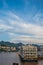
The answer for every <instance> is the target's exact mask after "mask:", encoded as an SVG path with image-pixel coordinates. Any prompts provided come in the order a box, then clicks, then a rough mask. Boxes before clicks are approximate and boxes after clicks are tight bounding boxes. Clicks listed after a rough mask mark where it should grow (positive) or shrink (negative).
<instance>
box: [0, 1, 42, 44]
mask: <svg viewBox="0 0 43 65" xmlns="http://www.w3.org/2000/svg"><path fill="white" fill-rule="evenodd" d="M0 40H4V41H10V42H23V43H28V42H36V43H43V0H0Z"/></svg>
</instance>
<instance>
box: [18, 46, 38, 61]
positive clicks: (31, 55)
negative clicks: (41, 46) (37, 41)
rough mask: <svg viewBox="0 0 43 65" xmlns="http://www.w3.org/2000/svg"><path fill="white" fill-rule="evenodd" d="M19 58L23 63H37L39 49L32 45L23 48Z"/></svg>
mask: <svg viewBox="0 0 43 65" xmlns="http://www.w3.org/2000/svg"><path fill="white" fill-rule="evenodd" d="M19 56H20V59H21V61H23V62H24V61H25V62H26V61H28V62H31V61H32V62H34V61H35V62H37V61H38V53H37V47H36V46H32V45H26V46H21V47H20V51H19Z"/></svg>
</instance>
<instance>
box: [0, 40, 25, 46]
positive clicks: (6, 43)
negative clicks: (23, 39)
mask: <svg viewBox="0 0 43 65" xmlns="http://www.w3.org/2000/svg"><path fill="white" fill-rule="evenodd" d="M0 45H2V46H10V47H11V46H12V47H14V46H15V47H19V46H22V45H24V44H23V43H11V42H8V41H7V42H5V41H0Z"/></svg>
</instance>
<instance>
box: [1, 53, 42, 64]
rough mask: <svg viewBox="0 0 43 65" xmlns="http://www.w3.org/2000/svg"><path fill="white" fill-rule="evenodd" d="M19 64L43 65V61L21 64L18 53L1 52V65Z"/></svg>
mask: <svg viewBox="0 0 43 65" xmlns="http://www.w3.org/2000/svg"><path fill="white" fill-rule="evenodd" d="M13 63H18V64H19V65H43V60H40V61H38V62H37V63H36V62H24V63H21V61H20V58H19V56H18V54H17V52H1V53H0V65H13Z"/></svg>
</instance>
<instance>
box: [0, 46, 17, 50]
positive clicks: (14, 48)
mask: <svg viewBox="0 0 43 65" xmlns="http://www.w3.org/2000/svg"><path fill="white" fill-rule="evenodd" d="M0 51H16V47H12V46H11V47H10V46H1V45H0Z"/></svg>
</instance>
